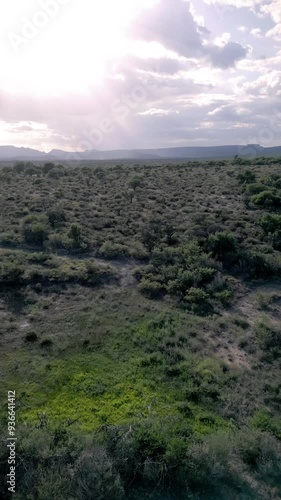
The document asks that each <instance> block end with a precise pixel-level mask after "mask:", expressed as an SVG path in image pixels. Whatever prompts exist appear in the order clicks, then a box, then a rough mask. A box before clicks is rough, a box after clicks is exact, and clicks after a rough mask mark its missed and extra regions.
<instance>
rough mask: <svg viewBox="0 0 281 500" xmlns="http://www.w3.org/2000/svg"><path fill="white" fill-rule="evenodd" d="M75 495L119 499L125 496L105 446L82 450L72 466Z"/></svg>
mask: <svg viewBox="0 0 281 500" xmlns="http://www.w3.org/2000/svg"><path fill="white" fill-rule="evenodd" d="M73 483H74V488H75V497H76V498H79V499H80V500H88V499H90V498H95V499H96V500H103V499H105V498H106V499H107V500H121V499H123V498H125V496H124V490H123V487H122V483H121V479H120V476H119V474H118V473H117V472H116V471H115V470H114V466H113V463H112V460H111V459H110V457H109V456H108V454H107V452H106V450H105V448H103V447H101V446H99V447H97V446H96V447H93V448H92V449H90V450H85V451H83V452H82V454H81V456H80V457H79V459H78V460H77V461H76V463H75V465H74V468H73Z"/></svg>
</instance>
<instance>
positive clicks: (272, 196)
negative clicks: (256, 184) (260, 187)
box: [251, 190, 281, 209]
mask: <svg viewBox="0 0 281 500" xmlns="http://www.w3.org/2000/svg"><path fill="white" fill-rule="evenodd" d="M251 202H252V203H253V204H254V205H257V206H259V207H265V208H269V209H277V208H281V196H279V194H277V193H275V192H273V191H269V190H267V191H262V192H261V193H259V194H257V195H254V196H252V197H251Z"/></svg>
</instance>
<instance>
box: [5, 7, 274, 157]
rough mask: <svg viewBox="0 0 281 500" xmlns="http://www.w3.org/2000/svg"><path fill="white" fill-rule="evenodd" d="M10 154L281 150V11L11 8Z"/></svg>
mask: <svg viewBox="0 0 281 500" xmlns="http://www.w3.org/2000/svg"><path fill="white" fill-rule="evenodd" d="M0 34H1V44H0V57H1V66H0V68H1V69H0V71H1V78H0V144H1V145H5V144H13V145H15V146H25V147H34V148H36V149H40V150H42V151H43V150H44V151H50V150H51V149H53V148H59V149H64V150H80V151H81V150H86V149H101V150H104V149H122V148H153V147H170V146H193V145H194V146H201V145H202V146H208V145H222V144H248V143H259V144H261V145H263V146H274V145H280V144H281V85H280V83H281V0H193V1H186V0H118V1H116V0H103V1H102V2H96V1H93V0H83V1H82V2H81V1H80V2H78V0H36V1H33V0H10V1H9V2H6V1H4V0H0Z"/></svg>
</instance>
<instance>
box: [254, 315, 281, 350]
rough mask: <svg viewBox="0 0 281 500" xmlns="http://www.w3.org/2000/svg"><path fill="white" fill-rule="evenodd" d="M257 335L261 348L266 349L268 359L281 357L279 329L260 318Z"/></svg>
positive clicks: (280, 334) (280, 333)
mask: <svg viewBox="0 0 281 500" xmlns="http://www.w3.org/2000/svg"><path fill="white" fill-rule="evenodd" d="M256 335H257V340H258V344H259V346H260V348H261V349H262V350H263V351H265V354H266V358H267V359H272V358H273V359H277V358H280V357H281V332H280V330H279V329H277V328H275V327H273V326H272V325H270V324H268V322H266V321H265V320H260V321H259V322H258V323H257V325H256Z"/></svg>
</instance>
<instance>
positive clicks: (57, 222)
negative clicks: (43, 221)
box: [47, 208, 66, 228]
mask: <svg viewBox="0 0 281 500" xmlns="http://www.w3.org/2000/svg"><path fill="white" fill-rule="evenodd" d="M47 216H48V219H49V224H50V226H51V227H52V228H59V227H61V226H62V225H63V224H64V222H65V221H66V216H65V213H64V211H63V210H61V209H58V208H57V209H53V210H49V211H48V212H47Z"/></svg>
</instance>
